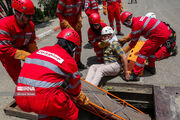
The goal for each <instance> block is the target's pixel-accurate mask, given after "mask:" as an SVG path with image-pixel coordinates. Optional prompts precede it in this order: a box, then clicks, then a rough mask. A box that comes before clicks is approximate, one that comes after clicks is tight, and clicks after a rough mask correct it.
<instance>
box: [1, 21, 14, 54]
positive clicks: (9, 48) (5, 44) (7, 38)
mask: <svg viewBox="0 0 180 120" xmlns="http://www.w3.org/2000/svg"><path fill="white" fill-rule="evenodd" d="M11 41H12V37H11V33H10V31H9V29H8V27H7V25H6V24H1V26H0V55H6V56H10V57H13V56H14V55H15V53H16V50H17V49H16V48H14V47H13V45H12V43H11Z"/></svg>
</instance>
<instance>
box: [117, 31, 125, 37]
mask: <svg viewBox="0 0 180 120" xmlns="http://www.w3.org/2000/svg"><path fill="white" fill-rule="evenodd" d="M116 35H120V36H124V33H122V32H121V31H119V32H117V34H116Z"/></svg>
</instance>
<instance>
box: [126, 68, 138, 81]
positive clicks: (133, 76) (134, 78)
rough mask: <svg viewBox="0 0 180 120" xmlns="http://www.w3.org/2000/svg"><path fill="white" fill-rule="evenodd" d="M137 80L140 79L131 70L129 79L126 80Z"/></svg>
mask: <svg viewBox="0 0 180 120" xmlns="http://www.w3.org/2000/svg"><path fill="white" fill-rule="evenodd" d="M139 80H140V78H139V75H136V74H135V73H134V71H133V70H132V71H131V74H130V78H129V80H127V81H139Z"/></svg>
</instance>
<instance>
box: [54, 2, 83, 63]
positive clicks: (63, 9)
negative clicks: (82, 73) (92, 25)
mask: <svg viewBox="0 0 180 120" xmlns="http://www.w3.org/2000/svg"><path fill="white" fill-rule="evenodd" d="M81 9H82V1H81V0H59V3H58V6H57V11H56V14H57V16H58V18H59V20H60V22H62V21H63V20H64V19H65V20H67V21H68V22H69V24H70V25H71V26H72V27H73V28H75V26H76V24H77V23H78V16H79V15H80V16H81ZM61 29H62V30H63V29H64V28H63V27H62V26H61ZM77 32H78V34H79V36H80V45H79V47H78V48H77V49H76V51H75V60H76V62H78V61H80V58H81V46H82V36H81V30H80V31H77Z"/></svg>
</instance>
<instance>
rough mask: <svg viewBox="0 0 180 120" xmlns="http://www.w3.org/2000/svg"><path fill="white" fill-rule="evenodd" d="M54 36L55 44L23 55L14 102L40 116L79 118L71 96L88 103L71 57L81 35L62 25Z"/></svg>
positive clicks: (45, 119)
mask: <svg viewBox="0 0 180 120" xmlns="http://www.w3.org/2000/svg"><path fill="white" fill-rule="evenodd" d="M57 38H58V42H57V43H56V44H55V45H54V46H47V47H43V48H41V49H39V50H38V51H36V52H34V53H33V54H31V55H29V56H28V57H27V58H26V60H25V63H24V64H23V67H22V70H21V73H20V76H19V78H18V83H17V86H16V94H15V95H16V96H15V99H16V103H17V105H18V106H19V107H20V108H21V109H22V110H24V111H26V112H35V113H37V114H39V118H38V119H39V120H51V117H50V116H55V117H58V118H61V119H63V120H78V112H79V110H78V108H77V107H76V105H75V104H74V103H73V100H72V99H74V100H75V101H76V102H78V103H79V104H81V105H87V104H88V98H87V97H86V96H85V95H84V93H83V92H82V91H81V81H80V75H79V72H78V68H77V64H76V62H75V60H74V58H72V56H73V53H74V51H75V49H76V48H77V47H78V46H79V45H80V37H79V35H78V33H77V32H76V31H75V30H72V29H64V30H62V31H61V32H60V33H59V34H58V36H57ZM27 88H29V89H27ZM28 90H29V91H28ZM33 93H34V94H33ZM71 97H72V99H71Z"/></svg>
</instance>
